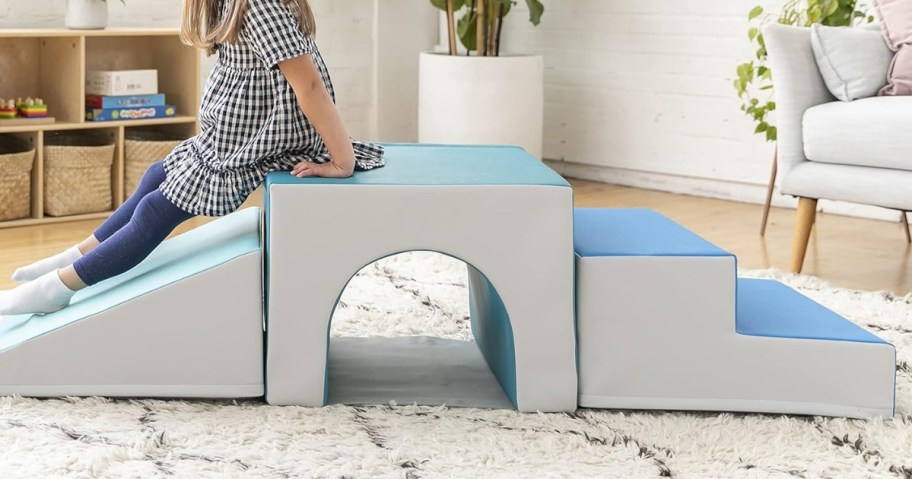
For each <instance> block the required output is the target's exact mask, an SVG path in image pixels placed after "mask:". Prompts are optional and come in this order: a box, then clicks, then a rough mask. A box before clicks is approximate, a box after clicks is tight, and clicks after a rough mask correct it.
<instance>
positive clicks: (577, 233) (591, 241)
mask: <svg viewBox="0 0 912 479" xmlns="http://www.w3.org/2000/svg"><path fill="white" fill-rule="evenodd" d="M573 248H574V250H575V251H576V253H577V254H579V255H580V256H583V257H592V256H733V255H732V254H731V253H729V252H727V251H725V250H723V249H721V248H719V247H718V246H716V245H714V244H712V243H710V242H709V241H706V240H705V239H703V238H701V237H699V236H697V234H696V233H694V232H692V231H690V230H688V229H687V228H685V227H683V226H681V225H679V224H678V223H675V222H674V221H672V220H670V219H669V218H667V217H665V216H662V215H661V214H659V213H657V212H655V211H652V210H647V209H622V208H576V209H575V210H574V213H573Z"/></svg>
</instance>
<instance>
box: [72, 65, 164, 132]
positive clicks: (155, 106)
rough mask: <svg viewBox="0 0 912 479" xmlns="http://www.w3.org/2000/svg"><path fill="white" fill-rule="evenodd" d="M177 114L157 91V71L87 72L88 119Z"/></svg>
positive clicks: (137, 118)
mask: <svg viewBox="0 0 912 479" xmlns="http://www.w3.org/2000/svg"><path fill="white" fill-rule="evenodd" d="M176 114H177V108H176V107H175V106H174V105H168V104H167V102H166V101H165V95H164V94H162V93H159V91H158V71H157V70H120V71H93V72H89V73H88V74H87V75H86V120H88V121H118V120H148V119H151V118H167V117H172V116H175V115H176Z"/></svg>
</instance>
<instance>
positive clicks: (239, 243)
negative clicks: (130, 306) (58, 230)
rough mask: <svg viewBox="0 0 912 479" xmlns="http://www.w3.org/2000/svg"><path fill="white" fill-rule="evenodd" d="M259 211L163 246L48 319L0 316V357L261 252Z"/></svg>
mask: <svg viewBox="0 0 912 479" xmlns="http://www.w3.org/2000/svg"><path fill="white" fill-rule="evenodd" d="M259 222H260V209H259V208H246V209H243V210H241V211H239V212H237V213H234V214H231V215H228V216H225V217H223V218H220V219H218V220H216V221H213V222H211V223H207V224H205V225H203V226H200V227H198V228H196V229H193V230H191V231H189V232H187V233H184V234H182V235H180V236H177V237H175V238H173V239H169V240H167V241H165V242H164V243H162V245H161V246H159V247H158V248H157V249H156V250H155V251H154V252H153V253H152V254H151V255H149V257H148V258H146V260H145V261H143V262H142V263H140V264H139V265H138V266H137V267H136V268H134V269H132V270H130V271H128V272H126V273H124V274H122V275H120V276H117V277H115V278H111V279H109V280H107V281H102V282H101V283H98V284H97V285H94V286H92V287H90V288H86V289H84V290H82V291H80V292H78V293H76V295H75V296H74V297H73V301H72V302H71V304H70V306H68V307H66V308H64V309H62V310H60V311H58V312H56V313H52V314H46V315H36V316H31V317H29V316H28V315H21V316H4V317H3V319H2V320H0V352H2V351H5V350H7V349H10V348H13V347H15V346H16V345H18V344H21V343H22V342H24V341H28V340H30V339H32V338H35V337H38V336H41V335H43V334H47V333H50V332H52V331H54V330H57V329H60V328H62V327H64V326H67V325H69V324H71V323H74V322H77V321H79V320H81V319H84V318H87V317H90V316H94V315H96V314H98V313H101V312H104V311H106V310H109V309H111V308H113V307H116V306H117V305H120V304H123V303H126V302H127V301H130V300H131V299H135V298H138V297H140V296H143V295H146V294H149V293H151V292H153V291H155V290H157V289H161V288H163V287H165V286H167V285H169V284H172V283H176V282H178V281H180V280H183V279H186V278H189V277H190V276H193V275H195V274H198V273H200V272H202V271H206V270H208V269H212V268H214V267H216V266H218V265H221V264H224V263H226V262H228V261H231V260H233V259H235V258H238V257H241V256H244V255H247V254H250V253H254V252H259V251H260V228H259V225H260V223H259Z"/></svg>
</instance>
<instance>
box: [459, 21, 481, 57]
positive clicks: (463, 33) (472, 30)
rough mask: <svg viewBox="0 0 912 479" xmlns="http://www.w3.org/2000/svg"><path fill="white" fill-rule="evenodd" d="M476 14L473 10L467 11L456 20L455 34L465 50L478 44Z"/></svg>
mask: <svg viewBox="0 0 912 479" xmlns="http://www.w3.org/2000/svg"><path fill="white" fill-rule="evenodd" d="M477 32H478V15H476V14H475V12H474V11H472V12H468V13H466V14H465V15H463V16H462V18H460V19H459V21H458V22H456V36H458V37H459V41H461V42H462V44H463V46H465V47H466V50H469V51H472V50H475V49H476V47H477V46H478V36H477V35H476V33H477Z"/></svg>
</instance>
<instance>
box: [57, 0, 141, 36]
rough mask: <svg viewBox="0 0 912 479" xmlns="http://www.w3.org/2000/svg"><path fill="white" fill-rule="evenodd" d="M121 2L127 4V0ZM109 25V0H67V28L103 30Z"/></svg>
mask: <svg viewBox="0 0 912 479" xmlns="http://www.w3.org/2000/svg"><path fill="white" fill-rule="evenodd" d="M120 3H122V4H124V5H126V0H120ZM107 26H108V1H107V0H67V13H66V27H67V28H69V29H71V30H102V29H104V28H106V27H107Z"/></svg>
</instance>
